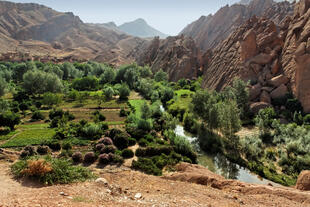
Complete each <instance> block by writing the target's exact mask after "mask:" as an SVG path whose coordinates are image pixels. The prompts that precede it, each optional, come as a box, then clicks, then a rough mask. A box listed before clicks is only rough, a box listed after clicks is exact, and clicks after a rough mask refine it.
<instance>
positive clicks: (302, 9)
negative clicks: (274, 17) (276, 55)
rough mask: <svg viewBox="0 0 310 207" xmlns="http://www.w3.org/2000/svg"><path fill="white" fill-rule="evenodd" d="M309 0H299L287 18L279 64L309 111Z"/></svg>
mask: <svg viewBox="0 0 310 207" xmlns="http://www.w3.org/2000/svg"><path fill="white" fill-rule="evenodd" d="M309 8H310V0H300V1H299V2H298V3H297V4H296V7H295V11H294V15H293V16H292V17H291V18H289V19H288V20H287V22H288V25H289V27H288V30H287V36H286V39H285V43H284V47H283V51H282V59H281V64H282V66H283V71H284V73H285V75H286V76H287V77H289V78H290V79H291V85H292V91H293V92H294V94H295V95H296V97H297V98H298V99H299V100H300V101H301V103H302V105H303V107H304V110H305V111H306V112H308V113H310V87H309V86H310V9H309Z"/></svg>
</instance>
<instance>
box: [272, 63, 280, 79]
mask: <svg viewBox="0 0 310 207" xmlns="http://www.w3.org/2000/svg"><path fill="white" fill-rule="evenodd" d="M279 70H280V65H279V59H276V60H274V61H273V63H272V65H271V73H272V75H276V74H277V73H278V72H279Z"/></svg>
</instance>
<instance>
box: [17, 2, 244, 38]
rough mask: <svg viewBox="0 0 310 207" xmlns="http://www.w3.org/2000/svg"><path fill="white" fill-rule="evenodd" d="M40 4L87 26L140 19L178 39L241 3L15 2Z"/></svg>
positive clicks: (118, 23)
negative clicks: (211, 16) (189, 26)
mask: <svg viewBox="0 0 310 207" xmlns="http://www.w3.org/2000/svg"><path fill="white" fill-rule="evenodd" d="M11 1H13V2H20V3H29V2H32V3H39V4H43V5H45V6H48V7H51V8H53V9H55V10H57V11H61V12H73V13H74V14H75V15H77V16H79V17H80V18H81V20H82V21H84V22H86V23H106V22H111V21H113V22H115V23H116V24H117V25H120V24H122V23H124V22H129V21H133V20H135V19H137V18H143V19H145V20H146V21H147V22H148V24H149V25H151V26H152V27H154V28H156V29H158V30H159V31H161V32H163V33H166V34H168V35H176V34H178V33H179V32H181V30H182V29H183V28H184V27H185V26H186V25H187V24H189V23H191V22H193V21H195V20H197V19H198V18H199V17H200V16H202V15H209V14H211V13H212V14H213V13H215V12H216V11H217V10H218V9H220V8H221V7H223V6H225V5H226V4H229V5H231V4H233V3H236V2H238V1H239V0H30V1H29V0H11Z"/></svg>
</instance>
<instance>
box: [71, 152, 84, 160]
mask: <svg viewBox="0 0 310 207" xmlns="http://www.w3.org/2000/svg"><path fill="white" fill-rule="evenodd" d="M72 160H73V162H75V163H81V162H83V155H82V153H81V152H75V153H74V154H73V155H72Z"/></svg>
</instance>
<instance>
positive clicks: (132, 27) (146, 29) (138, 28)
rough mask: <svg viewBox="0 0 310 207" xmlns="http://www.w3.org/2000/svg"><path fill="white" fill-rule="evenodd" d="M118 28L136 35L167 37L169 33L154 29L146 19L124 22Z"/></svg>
mask: <svg viewBox="0 0 310 207" xmlns="http://www.w3.org/2000/svg"><path fill="white" fill-rule="evenodd" d="M118 29H119V30H120V31H122V32H125V33H126V34H129V35H132V36H135V37H142V38H146V37H156V36H159V37H160V38H166V37H167V36H168V35H166V34H164V33H162V32H160V31H158V30H157V29H154V28H153V27H151V26H150V25H148V23H147V22H146V21H145V20H144V19H141V18H140V19H136V20H134V21H132V22H127V23H124V24H122V25H120V26H118Z"/></svg>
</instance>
